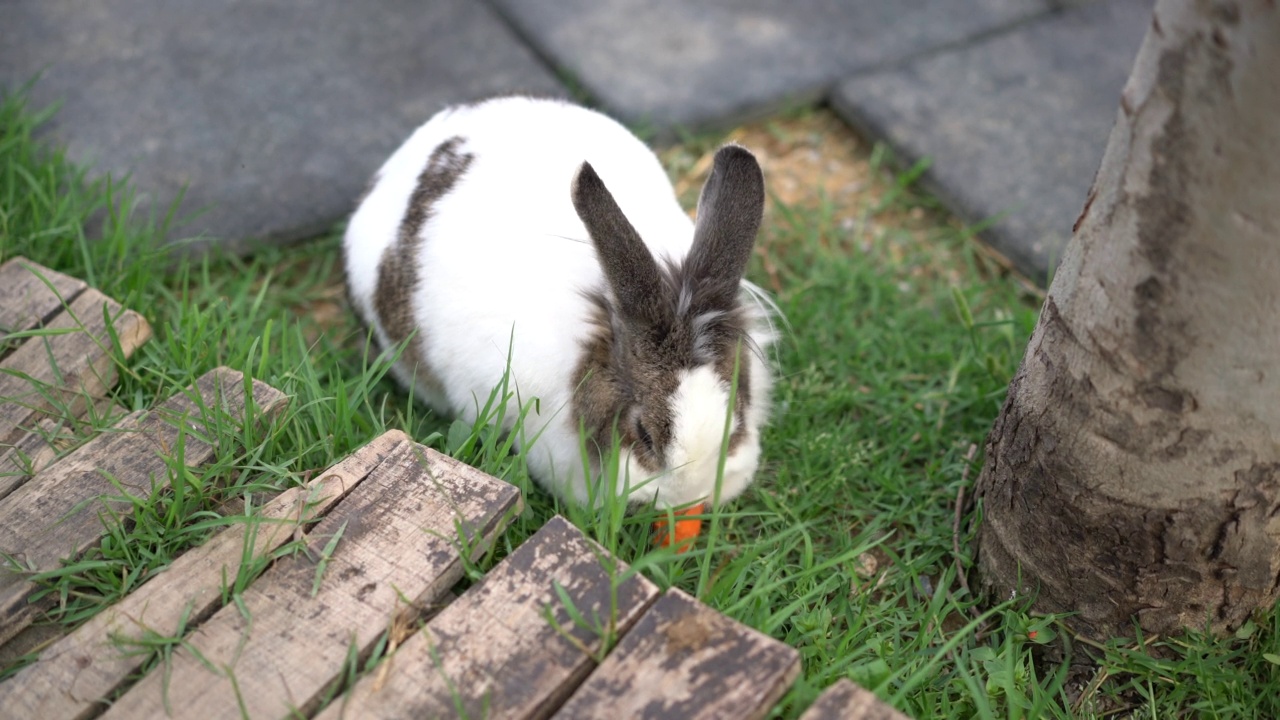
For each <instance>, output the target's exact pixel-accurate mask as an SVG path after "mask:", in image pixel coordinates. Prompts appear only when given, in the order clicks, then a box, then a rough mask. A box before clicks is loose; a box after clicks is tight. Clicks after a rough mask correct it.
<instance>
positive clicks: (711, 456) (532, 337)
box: [343, 97, 776, 507]
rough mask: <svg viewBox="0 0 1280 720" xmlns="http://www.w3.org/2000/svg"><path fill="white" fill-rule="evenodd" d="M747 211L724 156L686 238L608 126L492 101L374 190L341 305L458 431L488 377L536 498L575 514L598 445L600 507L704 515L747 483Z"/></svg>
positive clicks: (450, 123) (762, 374) (548, 103)
mask: <svg viewBox="0 0 1280 720" xmlns="http://www.w3.org/2000/svg"><path fill="white" fill-rule="evenodd" d="M763 207H764V179H763V176H762V174H761V171H760V166H759V165H758V164H757V162H756V160H755V157H754V156H752V154H751V153H750V152H748V151H747V150H746V149H744V148H742V147H740V146H738V145H733V144H730V145H726V146H724V147H722V148H720V150H719V151H718V152H717V153H716V156H715V162H714V167H713V170H712V172H711V175H710V177H709V178H708V179H707V182H706V185H705V186H704V187H703V189H702V196H701V198H700V200H699V202H698V216H697V223H696V225H695V224H694V223H693V222H692V221H690V219H689V217H688V216H687V215H686V214H685V213H684V211H683V210H682V209H681V208H680V205H679V203H678V202H677V200H676V197H675V192H674V190H673V189H672V186H671V183H670V181H669V180H668V179H667V176H666V174H665V172H664V171H663V169H662V166H661V165H660V164H659V162H658V159H657V157H655V156H654V154H653V153H652V152H651V151H650V150H649V149H648V148H647V147H646V146H645V145H644V143H642V142H641V141H640V140H639V139H638V138H636V137H635V136H634V135H632V134H631V133H630V132H629V131H628V130H627V129H626V128H624V127H623V126H622V125H620V124H618V123H617V122H615V121H613V120H611V119H609V118H608V117H606V116H604V115H602V114H600V113H597V112H594V111H591V110H588V109H585V108H582V107H578V106H575V105H571V104H569V103H566V102H562V101H558V100H543V99H533V98H527V97H504V98H497V99H492V100H488V101H485V102H481V103H478V104H472V105H463V106H458V107H453V108H449V109H446V110H443V111H441V112H440V113H438V114H437V115H436V116H434V117H433V118H431V120H430V121H429V122H427V123H426V124H425V125H423V126H422V127H420V128H418V130H417V131H416V132H415V133H414V134H413V135H412V136H411V137H410V138H409V139H408V141H406V142H405V143H404V145H402V146H401V147H400V148H399V149H398V150H397V151H396V152H395V154H393V155H392V156H391V158H390V159H389V160H387V162H386V163H385V164H384V165H383V166H382V168H381V169H380V170H379V171H378V172H377V174H376V175H375V176H374V179H373V184H372V186H371V187H370V190H369V192H368V194H367V195H366V197H365V198H364V199H363V201H362V202H361V203H360V206H359V207H358V208H357V210H356V212H355V214H354V215H353V216H352V218H351V221H350V224H349V225H348V228H347V232H346V237H345V239H344V243H343V248H344V254H345V260H346V271H347V282H348V290H349V293H350V297H351V300H352V302H353V303H354V305H355V307H356V309H357V311H358V313H359V314H360V316H361V318H362V319H363V320H364V321H365V322H366V323H368V324H369V325H370V326H372V328H373V329H374V333H375V336H376V338H377V341H378V342H379V343H380V345H381V346H382V347H383V348H387V347H394V346H396V345H397V344H399V343H401V342H403V341H404V340H405V339H406V338H408V337H410V335H411V334H413V333H416V334H414V335H413V337H412V339H411V340H410V342H409V343H408V344H407V347H406V349H405V351H404V353H403V354H402V355H401V357H400V360H399V361H398V363H397V364H396V365H395V367H394V368H393V375H394V376H395V377H396V378H397V379H398V380H399V381H401V382H402V383H405V384H406V385H411V386H412V387H413V389H414V392H415V394H416V395H417V397H419V398H421V399H423V400H424V401H425V402H426V403H428V404H429V405H430V406H431V407H433V408H435V409H436V410H438V411H440V412H442V413H445V414H447V415H449V416H453V417H459V418H462V419H463V420H466V421H468V422H472V421H474V420H475V418H476V416H477V413H478V411H479V408H480V406H482V405H483V403H484V402H485V400H486V399H487V398H488V397H489V394H490V392H491V391H492V390H493V388H494V387H496V386H497V385H498V384H499V383H500V382H501V380H502V377H503V374H504V372H506V371H507V368H508V362H509V363H510V366H509V367H510V373H511V381H512V383H513V386H514V389H515V390H516V391H517V393H518V401H519V402H521V403H524V404H526V405H527V404H528V403H530V402H531V401H532V400H533V399H535V398H536V399H537V400H538V404H537V406H536V411H534V410H531V411H530V412H529V414H528V416H527V418H526V420H525V424H524V431H523V433H522V435H521V436H520V437H522V438H525V439H534V438H536V440H535V441H534V442H532V444H531V445H529V446H528V447H527V448H526V450H527V453H526V455H527V462H528V465H529V470H530V473H531V475H532V476H533V477H534V478H535V479H536V480H537V481H538V482H540V483H541V484H542V485H544V486H545V487H546V488H548V489H549V490H551V491H552V492H555V493H558V494H559V495H561V496H562V497H567V498H573V499H576V500H577V501H579V502H585V501H587V500H588V496H589V492H588V484H589V483H592V482H596V481H597V479H598V478H599V477H600V475H601V463H602V458H604V457H608V453H607V450H608V449H609V448H610V447H611V443H612V438H613V437H614V433H615V428H616V434H617V436H618V437H619V438H620V440H621V452H620V460H619V464H620V467H619V468H618V470H619V473H618V475H617V477H618V478H620V479H619V488H618V492H619V494H623V493H625V494H626V495H628V496H629V500H630V501H632V502H649V501H655V500H656V503H657V505H658V506H659V507H676V506H681V505H685V504H688V503H694V502H704V501H714V500H718V501H721V502H723V501H727V500H729V499H732V498H734V497H736V496H737V495H739V494H740V493H741V492H742V491H743V490H744V489H746V487H747V486H748V485H749V484H750V483H751V481H752V478H753V476H754V474H755V472H756V468H757V465H758V464H759V460H760V431H761V427H762V426H763V424H764V423H765V421H766V419H767V415H768V405H769V390H770V386H771V382H772V378H771V375H770V369H769V367H768V365H767V364H766V362H765V359H764V358H765V350H766V348H767V347H768V346H769V345H770V344H771V343H772V342H773V341H774V333H773V330H772V327H773V323H772V316H773V313H774V312H776V306H775V305H774V304H773V303H772V301H770V300H769V299H767V297H766V296H765V295H764V294H763V292H762V291H761V290H760V289H759V288H756V287H755V286H754V285H751V284H750V283H748V282H746V281H745V280H743V277H742V276H743V273H744V271H745V269H746V265H747V261H748V259H749V257H750V255H751V251H752V246H753V244H754V242H755V236H756V233H757V231H758V229H759V226H760V221H761V215H762V212H763ZM509 351H510V353H509ZM509 354H510V356H509V357H508V355H509ZM735 372H736V380H737V385H736V390H735V389H734V388H733V387H731V384H732V382H733V380H734V377H735ZM735 393H736V394H735ZM731 395H732V396H734V397H735V398H736V402H735V407H734V410H733V412H732V414H730V412H729V402H730V397H731ZM515 403H516V399H513V400H512V402H511V407H509V408H508V412H507V413H506V418H507V420H508V423H507V424H508V428H506V429H510V421H512V420H514V418H515V417H516V414H517V408H516V407H515ZM726 421H728V422H729V427H728V442H727V445H728V448H727V455H726V458H725V463H724V471H723V477H722V480H721V481H720V482H719V492H718V493H717V475H718V464H719V460H720V457H721V454H722V449H723V448H724V445H725V442H724V439H725V435H726ZM580 429H581V431H582V432H581V433H580ZM584 434H585V442H580V439H581V438H582V436H583V435H584ZM584 445H585V448H586V450H587V456H588V457H587V458H586V462H584V458H583V453H582V448H583V447H584ZM624 482H625V487H624Z"/></svg>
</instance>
